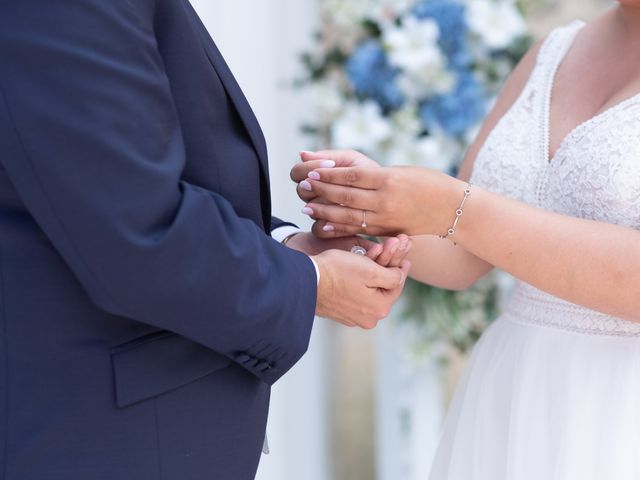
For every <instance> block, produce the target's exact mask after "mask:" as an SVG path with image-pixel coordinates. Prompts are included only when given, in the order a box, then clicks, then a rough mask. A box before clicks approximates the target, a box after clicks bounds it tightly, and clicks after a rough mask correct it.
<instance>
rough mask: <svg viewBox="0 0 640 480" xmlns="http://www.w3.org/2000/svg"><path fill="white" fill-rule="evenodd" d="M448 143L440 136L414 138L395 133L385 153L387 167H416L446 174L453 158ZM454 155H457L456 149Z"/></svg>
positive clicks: (402, 133)
mask: <svg viewBox="0 0 640 480" xmlns="http://www.w3.org/2000/svg"><path fill="white" fill-rule="evenodd" d="M452 153H453V152H452V151H451V146H450V144H449V142H448V141H447V140H446V139H445V138H444V137H440V136H434V135H429V136H427V137H420V138H416V137H415V136H412V135H407V134H406V133H404V132H397V134H396V135H394V137H393V139H392V140H391V142H390V145H389V147H388V149H387V151H386V155H385V156H386V158H387V162H386V163H387V165H418V166H422V167H428V168H433V169H436V170H440V171H443V172H448V171H449V170H450V169H451V167H452V162H453V160H454V158H455V157H454V156H453V155H452ZM455 153H458V151H457V149H456V151H455Z"/></svg>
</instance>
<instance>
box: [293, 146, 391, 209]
mask: <svg viewBox="0 0 640 480" xmlns="http://www.w3.org/2000/svg"><path fill="white" fill-rule="evenodd" d="M300 159H301V160H302V161H301V162H299V163H297V164H296V165H295V166H294V167H293V168H292V169H291V180H293V181H294V182H295V183H296V184H298V188H297V192H298V196H299V197H300V198H301V199H302V201H303V202H312V201H315V198H316V195H315V194H314V192H313V191H310V190H309V187H310V185H309V183H308V182H307V178H308V176H309V172H312V171H314V170H316V169H318V168H333V167H369V168H378V167H380V165H378V163H377V162H375V161H374V160H371V159H370V158H369V157H367V156H366V155H364V154H362V153H360V152H357V151H355V150H322V151H319V152H301V153H300Z"/></svg>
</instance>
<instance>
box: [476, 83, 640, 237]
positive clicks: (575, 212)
mask: <svg viewBox="0 0 640 480" xmlns="http://www.w3.org/2000/svg"><path fill="white" fill-rule="evenodd" d="M538 97H539V92H537V91H536V90H535V89H533V88H527V89H525V91H524V92H523V93H522V95H521V96H520V98H519V99H518V101H517V102H516V103H515V104H514V106H513V107H512V108H511V110H509V111H508V112H507V114H506V115H505V116H504V117H503V118H502V119H501V120H500V122H499V123H498V124H497V125H496V127H495V128H494V130H493V131H492V133H491V134H490V135H489V137H488V138H487V141H486V142H485V145H484V146H483V148H482V150H481V151H480V153H479V154H478V157H477V159H476V162H475V165H474V171H473V177H472V181H473V182H474V183H475V184H476V185H478V186H480V187H484V188H487V189H488V190H491V191H494V192H496V193H499V194H502V195H505V196H508V197H510V198H514V199H516V200H520V201H524V202H526V203H529V204H531V205H535V206H538V207H541V208H545V209H547V210H551V211H555V212H557V213H561V214H563V215H569V216H573V217H579V218H588V219H592V220H597V221H602V222H607V223H615V224H619V225H625V226H629V227H633V228H638V229H640V100H639V101H636V102H630V103H627V104H621V105H620V106H618V107H615V108H612V109H611V110H609V111H606V112H604V113H603V114H601V115H599V116H597V117H595V118H593V119H592V120H589V121H587V122H585V123H584V124H582V125H580V126H578V127H577V128H576V129H575V130H573V131H571V132H570V133H569V134H568V136H567V137H566V138H565V139H564V141H563V142H562V143H561V145H560V147H559V148H558V150H557V151H556V153H555V156H554V158H553V160H552V161H551V162H549V161H548V155H547V151H546V150H547V144H546V140H545V138H546V137H545V136H546V135H547V132H545V129H546V127H547V125H545V122H544V121H543V120H542V119H543V112H542V111H541V110H542V108H543V106H542V102H541V101H540V98H538Z"/></svg>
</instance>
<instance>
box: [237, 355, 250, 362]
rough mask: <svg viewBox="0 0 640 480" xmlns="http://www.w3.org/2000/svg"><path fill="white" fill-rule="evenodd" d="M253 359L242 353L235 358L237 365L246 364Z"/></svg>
mask: <svg viewBox="0 0 640 480" xmlns="http://www.w3.org/2000/svg"><path fill="white" fill-rule="evenodd" d="M252 358H253V357H251V355H247V354H246V353H243V354H241V355H238V356H237V357H236V360H237V361H238V362H239V363H247V362H248V361H249V360H251V359H252Z"/></svg>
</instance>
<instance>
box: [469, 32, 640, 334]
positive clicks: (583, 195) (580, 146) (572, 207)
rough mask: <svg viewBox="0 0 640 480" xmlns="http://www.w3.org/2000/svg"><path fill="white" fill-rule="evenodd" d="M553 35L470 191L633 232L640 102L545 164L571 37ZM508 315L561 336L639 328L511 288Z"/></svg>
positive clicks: (585, 128) (488, 146)
mask: <svg viewBox="0 0 640 480" xmlns="http://www.w3.org/2000/svg"><path fill="white" fill-rule="evenodd" d="M583 25H584V24H583V23H582V22H573V23H571V24H570V25H568V26H565V27H561V28H559V29H556V30H555V31H554V32H552V33H551V34H550V35H549V37H548V38H547V40H546V41H545V42H544V44H543V45H542V46H541V48H540V52H539V54H538V58H537V62H536V65H535V67H534V69H533V72H532V74H531V76H530V78H529V81H528V83H527V84H526V86H525V87H524V89H523V91H522V93H521V94H520V96H519V98H518V99H517V100H516V102H515V103H514V104H513V106H512V107H511V109H510V110H509V111H508V112H507V113H506V114H505V115H504V116H503V117H502V119H501V120H500V121H499V122H498V124H497V125H496V126H495V128H494V129H493V131H492V132H491V134H490V135H489V137H488V138H487V140H486V142H485V145H484V146H483V148H482V150H481V151H480V153H479V154H478V157H477V159H476V162H475V165H474V170H473V174H472V182H473V183H474V184H475V185H478V186H480V187H483V188H486V189H488V190H491V191H493V192H496V193H499V194H501V195H504V196H507V197H510V198H513V199H516V200H519V201H522V202H526V203H528V204H531V205H535V206H537V207H540V208H544V209H546V210H551V211H554V212H557V213H560V214H562V215H568V216H573V217H579V218H586V219H592V220H596V221H601V222H607V223H613V224H618V225H623V226H627V227H631V228H636V229H640V141H639V140H640V94H639V95H636V96H634V97H631V98H629V99H627V100H625V101H623V102H621V103H619V104H617V105H615V106H614V107H612V108H610V109H608V110H606V111H604V112H603V113H600V114H598V115H596V116H595V117H593V118H591V119H589V120H587V121H585V122H583V123H582V124H580V125H579V126H578V127H576V128H575V129H574V130H573V131H571V132H570V133H569V134H568V135H567V137H566V138H565V139H564V140H563V142H562V144H561V145H560V147H559V148H558V150H557V151H556V153H555V155H554V157H553V158H552V159H551V161H550V159H549V153H548V151H549V110H550V104H551V92H552V90H553V82H554V80H555V76H556V72H557V70H558V67H559V65H560V63H561V62H562V59H563V58H564V56H565V55H566V53H567V51H568V50H569V48H570V46H571V44H572V43H573V40H574V38H575V37H576V34H577V33H578V31H579V30H580V29H581V28H582V26H583ZM507 315H508V316H510V317H511V318H512V319H515V320H516V321H520V322H527V323H536V324H543V325H546V326H550V327H556V328H561V329H565V330H571V331H577V332H583V333H593V334H607V335H619V336H640V324H636V323H631V322H627V321H624V320H622V319H618V318H615V317H611V316H607V315H604V314H601V313H598V312H595V311H592V310H589V309H587V308H583V307H580V306H577V305H573V304H571V303H569V302H565V301H563V300H561V299H559V298H557V297H553V296H552V295H548V294H546V293H544V292H542V291H540V290H538V289H536V288H534V287H532V286H531V285H528V284H526V283H524V282H518V283H517V285H516V289H515V292H514V295H513V298H512V301H511V303H510V305H509V306H508V308H507Z"/></svg>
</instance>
